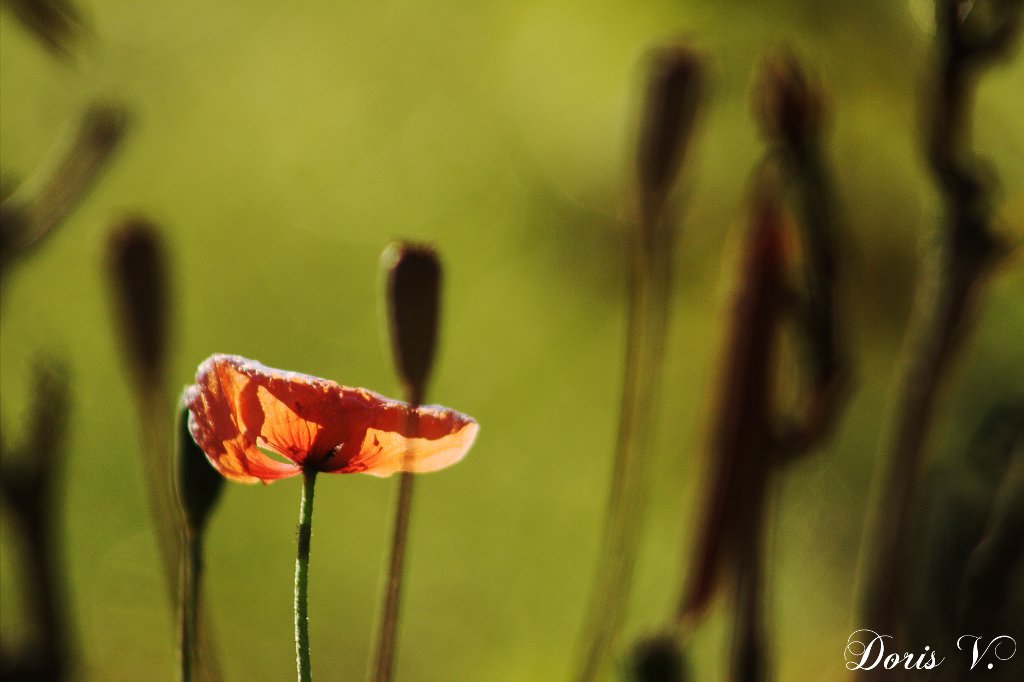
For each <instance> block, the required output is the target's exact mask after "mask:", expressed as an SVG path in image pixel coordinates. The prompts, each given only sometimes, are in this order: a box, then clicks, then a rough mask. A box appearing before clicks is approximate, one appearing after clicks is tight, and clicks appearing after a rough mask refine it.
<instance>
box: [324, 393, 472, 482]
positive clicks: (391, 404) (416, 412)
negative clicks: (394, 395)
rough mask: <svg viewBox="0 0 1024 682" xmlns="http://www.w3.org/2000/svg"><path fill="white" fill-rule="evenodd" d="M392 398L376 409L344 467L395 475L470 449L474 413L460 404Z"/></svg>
mask: <svg viewBox="0 0 1024 682" xmlns="http://www.w3.org/2000/svg"><path fill="white" fill-rule="evenodd" d="M387 403H388V405H387V406H386V407H385V408H384V409H382V410H380V411H378V412H377V413H375V414H374V419H373V421H372V422H371V424H370V425H369V426H368V427H367V429H366V432H365V435H364V437H363V439H362V440H361V441H360V442H359V451H358V453H357V454H355V456H353V457H350V458H348V459H347V462H346V464H345V466H344V468H343V471H349V472H362V473H367V474H371V475H373V476H390V475H391V474H393V473H395V472H398V471H408V472H414V473H425V472H429V471H437V470H439V469H444V468H445V467H448V466H451V465H452V464H455V463H456V462H458V461H459V460H460V459H462V458H463V457H464V456H465V455H466V453H467V452H468V451H469V448H470V447H471V446H472V445H473V441H474V440H475V439H476V434H477V432H478V431H479V426H478V425H477V423H476V422H475V421H474V420H473V419H472V418H471V417H468V416H466V415H464V414H461V413H459V412H456V411H455V410H450V409H447V408H444V407H439V406H435V405H431V406H426V407H415V408H414V407H412V406H411V405H408V404H406V403H402V402H399V401H392V400H389V401H387Z"/></svg>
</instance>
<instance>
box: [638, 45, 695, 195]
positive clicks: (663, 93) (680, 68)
mask: <svg viewBox="0 0 1024 682" xmlns="http://www.w3.org/2000/svg"><path fill="white" fill-rule="evenodd" d="M649 72H650V73H649V75H648V80H647V98H646V101H645V102H644V113H643V119H642V123H641V128H640V140H639V148H638V150H637V151H638V159H637V161H638V163H637V170H638V173H639V181H640V189H641V191H643V192H644V193H645V194H646V195H647V196H648V197H650V199H651V201H652V202H653V203H654V205H655V206H660V204H661V203H662V202H663V201H664V200H665V196H666V195H667V193H668V189H669V187H670V186H671V184H672V181H673V180H674V179H675V176H676V174H677V173H678V172H679V168H680V166H681V165H682V161H683V158H684V157H685V155H686V147H687V143H688V142H689V141H690V137H691V132H692V131H693V125H694V122H695V120H696V114H697V103H698V101H699V97H700V91H701V86H702V81H703V68H702V65H701V62H700V58H699V57H698V56H697V54H696V53H695V52H694V51H693V50H690V49H689V48H686V47H679V46H673V47H664V48H660V49H657V50H655V51H654V52H653V54H652V57H651V60H650V67H649Z"/></svg>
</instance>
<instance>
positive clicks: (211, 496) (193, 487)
mask: <svg viewBox="0 0 1024 682" xmlns="http://www.w3.org/2000/svg"><path fill="white" fill-rule="evenodd" d="M177 469H178V495H179V497H180V498H181V506H182V509H183V510H184V512H185V519H186V521H187V522H188V527H189V530H190V531H192V532H193V533H201V532H202V531H203V529H204V528H205V527H206V522H207V521H208V520H209V518H210V513H211V512H212V511H213V508H214V507H215V506H216V504H217V500H218V499H220V492H221V489H222V488H223V487H224V480H225V479H224V477H223V476H221V475H220V474H219V473H217V470H216V469H214V468H213V467H212V466H211V465H210V462H209V461H207V459H206V455H205V454H204V453H203V450H202V448H200V447H199V446H198V445H196V442H195V440H193V439H192V434H191V433H190V432H189V428H188V407H187V406H186V405H185V402H184V399H183V400H182V402H181V407H180V408H179V411H178V466H177Z"/></svg>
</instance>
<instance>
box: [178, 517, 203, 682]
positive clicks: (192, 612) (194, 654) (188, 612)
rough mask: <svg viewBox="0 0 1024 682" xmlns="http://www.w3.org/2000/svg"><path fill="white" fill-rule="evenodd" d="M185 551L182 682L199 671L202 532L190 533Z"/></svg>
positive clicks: (182, 568) (188, 680)
mask: <svg viewBox="0 0 1024 682" xmlns="http://www.w3.org/2000/svg"><path fill="white" fill-rule="evenodd" d="M186 536H187V539H186V542H185V552H184V555H183V556H182V561H181V679H182V682H191V680H192V679H193V677H194V676H195V672H196V669H197V668H198V664H197V661H198V637H197V632H198V628H197V620H198V616H199V594H200V585H199V583H200V581H201V579H202V570H203V558H202V551H203V538H202V532H201V531H196V530H191V529H190V530H188V531H186Z"/></svg>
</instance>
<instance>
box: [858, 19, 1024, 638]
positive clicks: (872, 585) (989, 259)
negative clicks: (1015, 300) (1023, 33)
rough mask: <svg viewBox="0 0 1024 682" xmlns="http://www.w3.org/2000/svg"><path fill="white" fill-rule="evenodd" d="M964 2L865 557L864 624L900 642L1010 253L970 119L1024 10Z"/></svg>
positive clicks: (938, 107) (941, 34)
mask: <svg viewBox="0 0 1024 682" xmlns="http://www.w3.org/2000/svg"><path fill="white" fill-rule="evenodd" d="M962 9H963V7H962V5H961V3H959V2H957V0H943V1H942V2H941V3H939V4H937V6H936V23H937V26H938V30H937V32H936V36H937V40H938V42H937V53H938V54H937V57H938V59H937V62H938V64H937V66H938V68H937V73H936V76H937V79H936V80H937V82H936V85H935V97H934V99H933V100H932V101H929V103H928V105H929V112H930V113H931V114H932V120H931V121H930V130H929V147H928V159H929V163H930V166H931V170H932V174H933V175H934V179H935V183H936V185H937V186H938V188H939V190H940V192H941V193H942V197H943V203H944V212H945V215H944V217H943V225H942V230H941V231H940V234H939V235H938V243H937V244H935V245H934V246H933V247H932V248H931V250H930V251H929V253H928V254H927V255H928V257H929V261H928V266H929V269H928V270H927V271H926V272H925V273H924V275H923V276H922V279H921V282H920V284H919V290H918V296H917V298H916V300H915V302H914V314H913V317H912V319H911V327H910V331H909V333H908V336H907V346H906V348H905V350H904V359H903V363H904V366H903V371H902V374H901V383H900V385H899V390H898V393H897V394H896V400H895V403H894V411H893V419H894V424H893V427H892V437H891V440H890V441H889V443H888V445H887V448H886V451H885V452H884V453H883V454H884V458H883V460H882V463H881V465H880V467H879V469H878V473H877V474H876V482H875V484H874V504H873V510H872V516H871V517H870V519H869V522H868V524H867V525H866V533H865V536H864V546H863V548H862V552H863V554H864V557H863V559H862V562H863V566H862V569H861V570H862V573H863V575H862V577H861V581H862V583H863V586H862V589H861V618H862V622H863V623H864V624H865V625H867V626H870V627H871V628H873V629H875V630H877V631H879V632H884V633H891V634H893V635H896V636H899V634H901V633H900V632H899V630H898V628H901V627H903V626H904V625H905V624H904V623H903V620H904V617H905V611H906V605H905V604H904V603H903V602H902V600H901V597H902V596H903V593H904V592H905V587H906V579H907V576H908V573H909V571H908V562H909V560H910V558H909V556H908V554H907V551H906V547H907V537H908V535H909V533H910V523H911V519H910V516H911V512H912V507H913V502H914V499H915V496H916V495H917V494H918V489H919V487H920V485H919V482H918V478H919V473H920V470H921V468H922V466H923V460H924V459H925V456H926V450H927V445H928V436H929V433H930V431H931V425H932V422H933V419H934V407H935V405H936V403H937V401H938V397H939V395H938V394H939V391H940V390H941V388H942V386H943V385H944V383H945V379H946V375H947V374H948V370H949V368H950V366H951V364H952V362H953V360H954V359H955V357H954V356H955V353H956V350H957V348H958V345H959V342H960V341H961V340H962V339H963V337H964V336H965V334H966V333H967V331H968V330H969V327H970V321H971V319H970V318H971V311H972V308H973V306H974V303H975V299H976V298H977V296H978V294H979V288H980V286H979V285H980V284H981V283H983V281H984V280H985V277H986V275H987V274H988V272H989V271H990V270H991V267H992V265H993V264H994V263H995V262H996V261H997V259H998V257H999V256H1000V255H1001V246H1000V244H999V242H998V240H997V238H996V237H995V236H994V234H993V233H992V230H991V222H992V219H991V188H990V186H989V183H987V182H986V181H985V178H984V175H983V174H982V173H981V172H980V171H979V163H978V162H977V160H976V158H975V157H974V154H973V150H971V149H970V111H971V107H972V105H973V101H974V100H973V95H974V87H975V85H976V81H977V78H978V76H979V75H980V72H981V69H982V67H984V66H987V65H989V64H991V63H992V62H993V60H994V59H996V58H997V57H999V56H1002V55H1003V54H1005V53H1006V51H1007V50H1008V48H1009V47H1010V46H1011V45H1012V43H1013V39H1014V37H1015V36H1016V35H1017V34H1019V32H1020V26H1021V22H1022V20H1024V4H1021V3H1019V2H1018V3H1014V4H1011V3H1006V5H1005V7H1004V8H1003V10H1004V11H1003V15H1002V17H1001V20H1000V21H997V22H995V23H993V24H992V25H991V26H990V27H989V28H987V29H985V30H980V27H978V26H973V25H972V26H968V25H967V22H969V21H970V20H971V17H970V15H969V14H968V15H963V14H962V13H961V11H962Z"/></svg>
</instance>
